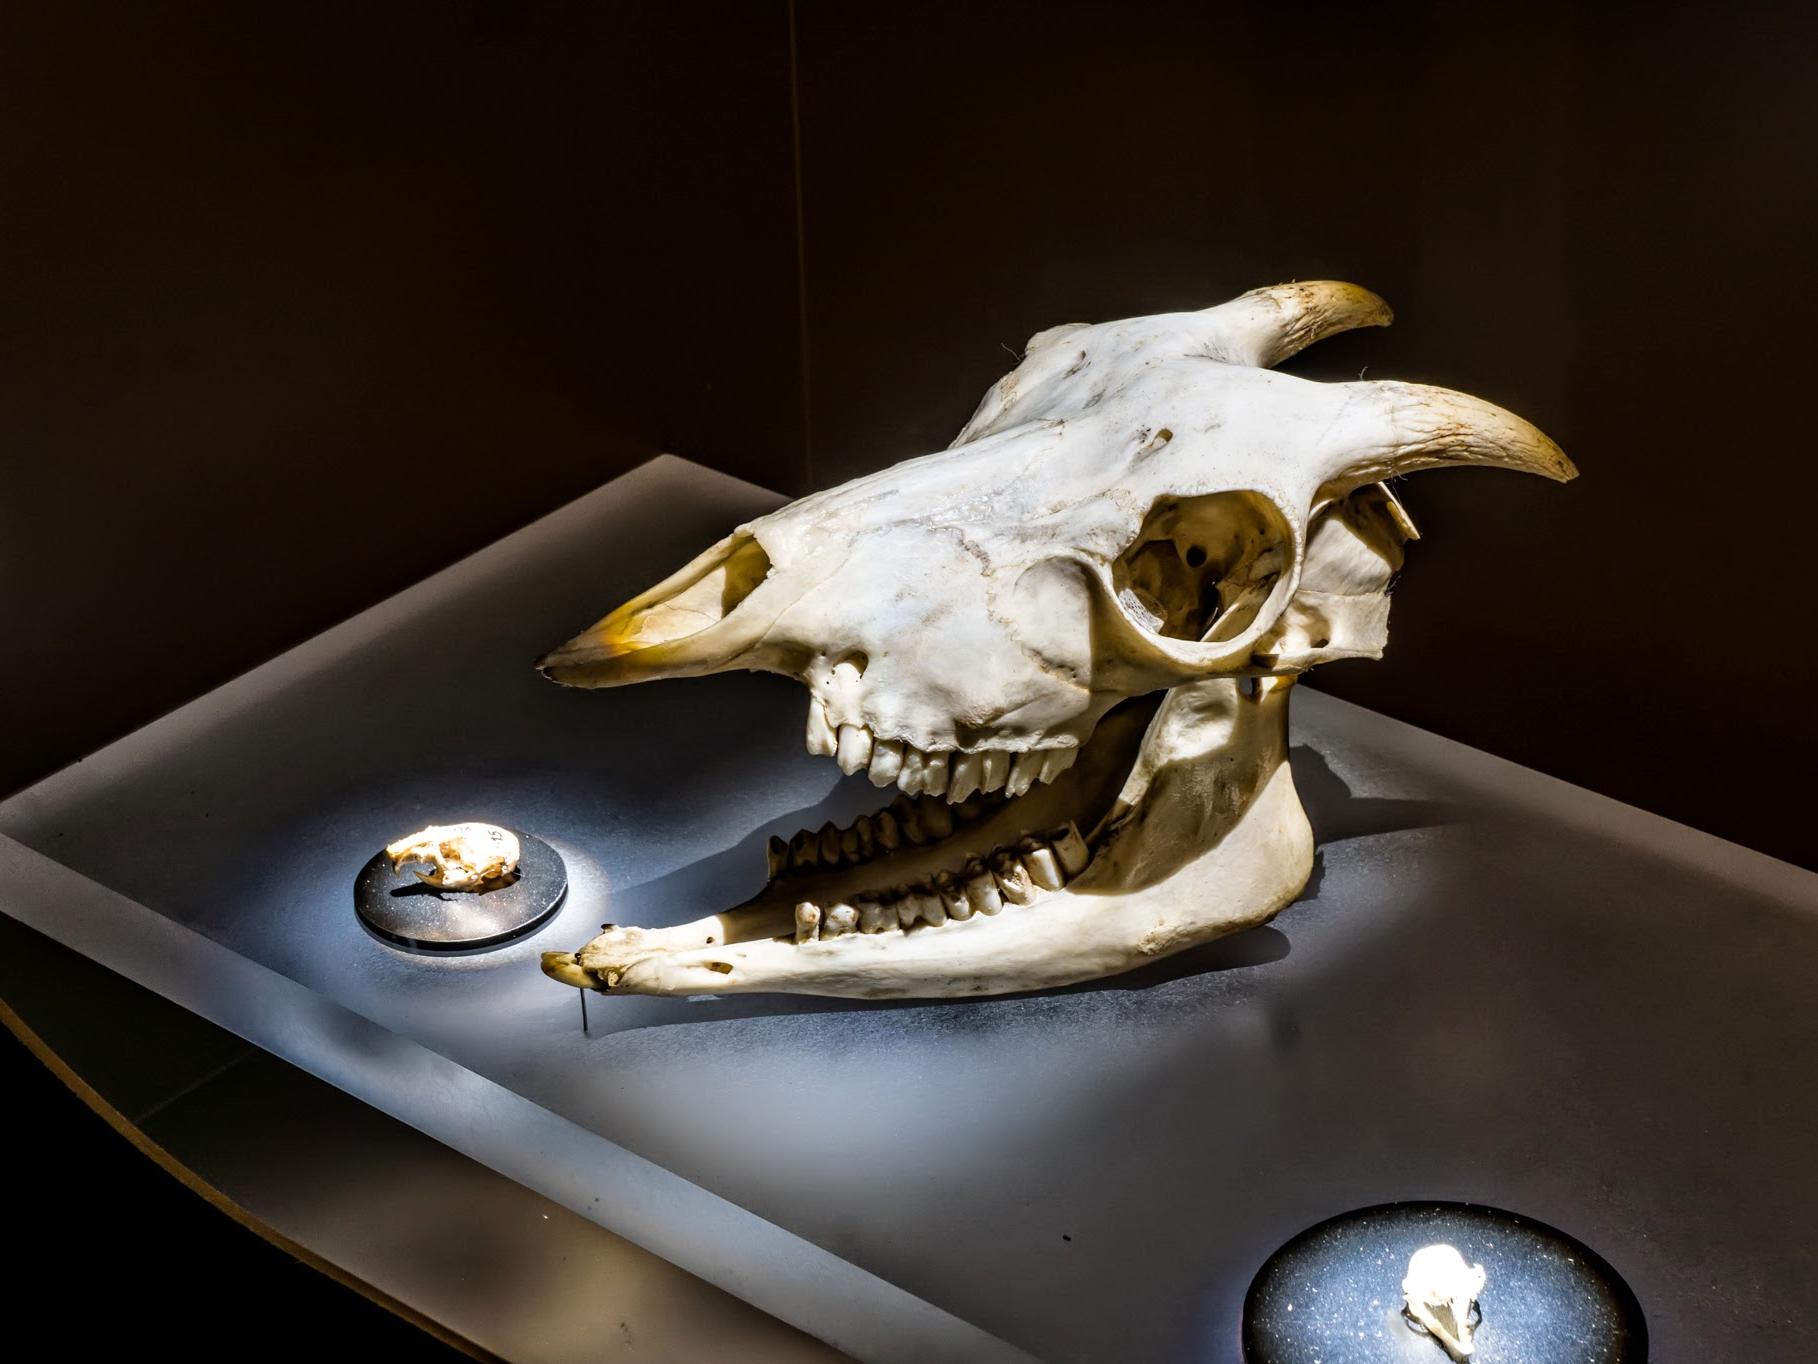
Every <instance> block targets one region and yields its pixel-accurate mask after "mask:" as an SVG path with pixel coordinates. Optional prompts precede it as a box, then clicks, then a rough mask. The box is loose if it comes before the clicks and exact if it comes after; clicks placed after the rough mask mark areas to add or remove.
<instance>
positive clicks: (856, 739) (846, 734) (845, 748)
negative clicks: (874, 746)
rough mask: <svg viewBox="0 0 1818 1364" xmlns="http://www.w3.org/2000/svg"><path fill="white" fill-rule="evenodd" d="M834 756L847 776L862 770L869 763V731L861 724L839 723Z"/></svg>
mask: <svg viewBox="0 0 1818 1364" xmlns="http://www.w3.org/2000/svg"><path fill="white" fill-rule="evenodd" d="M836 757H837V760H838V762H839V765H840V771H842V772H844V773H845V774H846V775H847V776H849V777H850V776H851V775H852V774H853V773H854V772H863V771H864V770H865V769H866V768H867V767H868V766H870V764H871V731H870V730H868V729H866V728H865V727H864V726H863V725H841V726H840V741H839V751H838V753H837V754H836Z"/></svg>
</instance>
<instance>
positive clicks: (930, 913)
mask: <svg viewBox="0 0 1818 1364" xmlns="http://www.w3.org/2000/svg"><path fill="white" fill-rule="evenodd" d="M912 898H913V899H914V900H915V910H916V913H917V914H919V915H920V916H921V920H922V922H923V923H925V924H927V925H928V926H929V927H930V928H939V927H940V926H941V925H942V924H944V923H946V922H947V907H946V906H945V905H944V904H942V903H941V897H940V896H939V895H938V894H936V893H935V892H934V891H932V890H929V889H928V888H927V887H925V886H924V887H923V888H922V889H920V890H918V891H916V892H915V895H914V896H913V897H912Z"/></svg>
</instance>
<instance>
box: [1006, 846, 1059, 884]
mask: <svg viewBox="0 0 1818 1364" xmlns="http://www.w3.org/2000/svg"><path fill="white" fill-rule="evenodd" d="M1018 853H1019V855H1020V857H1021V860H1022V864H1023V867H1024V869H1025V870H1026V871H1027V872H1028V873H1029V879H1030V880H1031V881H1033V882H1035V884H1036V885H1038V886H1040V887H1041V888H1042V889H1043V890H1059V889H1060V888H1061V887H1062V886H1064V885H1066V884H1067V878H1066V877H1065V876H1064V875H1062V873H1061V865H1060V859H1059V858H1058V857H1056V856H1055V855H1054V849H1053V848H1050V847H1049V846H1048V845H1047V844H1046V843H1042V842H1039V841H1037V840H1036V839H1033V838H1031V839H1028V840H1026V841H1025V842H1024V843H1023V845H1022V847H1021V848H1019V849H1018Z"/></svg>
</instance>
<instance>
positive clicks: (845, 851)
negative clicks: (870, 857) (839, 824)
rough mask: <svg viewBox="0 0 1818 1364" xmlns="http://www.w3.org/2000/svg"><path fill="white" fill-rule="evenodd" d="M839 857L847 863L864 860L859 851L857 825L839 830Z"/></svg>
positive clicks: (862, 854) (863, 855)
mask: <svg viewBox="0 0 1818 1364" xmlns="http://www.w3.org/2000/svg"><path fill="white" fill-rule="evenodd" d="M840 856H841V857H842V858H843V859H845V860H846V861H848V862H862V861H864V860H865V854H864V853H863V852H861V851H860V850H859V833H858V825H856V824H854V825H853V826H852V827H851V828H850V829H841V830H840Z"/></svg>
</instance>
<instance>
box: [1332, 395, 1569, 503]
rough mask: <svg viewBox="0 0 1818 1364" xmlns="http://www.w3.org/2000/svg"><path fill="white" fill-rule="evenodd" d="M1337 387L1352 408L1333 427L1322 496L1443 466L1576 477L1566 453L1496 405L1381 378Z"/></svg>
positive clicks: (1564, 479) (1562, 480) (1559, 478)
mask: <svg viewBox="0 0 1818 1364" xmlns="http://www.w3.org/2000/svg"><path fill="white" fill-rule="evenodd" d="M1340 387H1342V388H1343V389H1345V390H1347V398H1348V399H1349V400H1350V402H1351V403H1352V404H1355V405H1354V406H1351V407H1350V410H1349V411H1347V413H1346V417H1347V418H1349V419H1348V420H1341V421H1339V422H1337V423H1335V424H1334V425H1333V427H1332V437H1333V440H1334V442H1335V443H1334V446H1333V452H1332V463H1331V465H1330V471H1329V474H1328V478H1327V484H1326V487H1325V491H1326V492H1327V493H1334V494H1342V493H1344V492H1348V491H1350V490H1351V489H1352V488H1356V487H1359V486H1361V485H1362V484H1365V483H1380V482H1381V481H1382V480H1384V479H1387V478H1394V477H1395V476H1396V475H1398V474H1408V473H1413V472H1414V471H1416V470H1418V469H1438V468H1442V467H1444V466H1446V465H1449V464H1461V465H1483V466H1487V467H1489V468H1494V469H1514V470H1516V471H1517V472H1520V473H1527V474H1540V475H1541V476H1542V477H1544V478H1550V479H1553V480H1554V481H1556V482H1559V483H1565V482H1568V481H1570V480H1571V479H1574V478H1576V477H1578V469H1577V468H1576V466H1574V465H1573V463H1572V461H1571V460H1569V459H1567V458H1566V454H1565V451H1563V450H1561V449H1560V448H1559V447H1558V446H1557V445H1555V444H1554V443H1553V442H1552V441H1551V440H1549V439H1548V438H1547V437H1546V435H1544V434H1543V433H1542V432H1541V431H1540V429H1539V428H1538V427H1535V426H1534V425H1532V424H1531V423H1529V422H1525V421H1523V420H1522V419H1521V418H1520V417H1517V416H1516V415H1515V414H1514V413H1513V412H1509V411H1506V410H1505V409H1503V408H1500V407H1498V406H1496V404H1495V403H1486V402H1485V401H1484V400H1483V399H1481V398H1473V397H1471V396H1470V395H1469V394H1465V393H1456V392H1454V391H1453V390H1451V389H1449V388H1434V387H1432V386H1430V385H1427V384H1401V383H1394V382H1390V381H1387V380H1381V381H1375V382H1370V383H1355V384H1344V385H1340ZM1340 443H1342V448H1341V445H1340Z"/></svg>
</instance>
